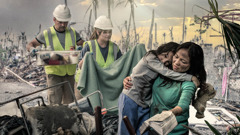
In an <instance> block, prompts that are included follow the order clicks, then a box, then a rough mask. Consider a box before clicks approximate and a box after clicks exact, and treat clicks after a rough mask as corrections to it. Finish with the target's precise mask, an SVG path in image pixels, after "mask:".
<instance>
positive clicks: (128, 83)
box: [123, 76, 132, 90]
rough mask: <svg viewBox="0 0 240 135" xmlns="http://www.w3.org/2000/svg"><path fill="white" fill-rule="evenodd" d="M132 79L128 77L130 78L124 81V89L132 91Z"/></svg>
mask: <svg viewBox="0 0 240 135" xmlns="http://www.w3.org/2000/svg"><path fill="white" fill-rule="evenodd" d="M131 80H132V79H131V77H130V76H128V77H126V78H125V79H124V80H123V87H124V89H127V90H128V89H130V88H131V87H132V83H131Z"/></svg>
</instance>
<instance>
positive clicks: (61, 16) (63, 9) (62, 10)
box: [53, 5, 71, 22]
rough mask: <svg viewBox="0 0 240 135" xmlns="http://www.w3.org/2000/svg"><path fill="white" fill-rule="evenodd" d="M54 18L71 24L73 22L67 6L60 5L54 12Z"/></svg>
mask: <svg viewBox="0 0 240 135" xmlns="http://www.w3.org/2000/svg"><path fill="white" fill-rule="evenodd" d="M53 16H54V17H55V18H56V19H57V20H58V21H61V22H69V21H70V20H71V13H70V10H69V8H68V7H67V6H66V5H58V6H57V7H56V8H55V9H54V11H53Z"/></svg>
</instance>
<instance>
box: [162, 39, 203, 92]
mask: <svg viewBox="0 0 240 135" xmlns="http://www.w3.org/2000/svg"><path fill="white" fill-rule="evenodd" d="M180 49H186V50H188V55H189V58H190V68H189V69H188V71H186V73H188V74H190V75H193V76H196V77H197V78H198V80H199V82H200V88H202V87H204V84H205V82H206V79H207V73H206V71H205V68H204V53H203V50H202V48H201V46H199V45H197V44H195V43H193V42H185V43H183V44H181V45H180V46H179V47H178V48H177V51H179V50H180ZM177 51H176V52H177ZM161 77H163V78H164V80H165V81H164V82H163V83H162V84H164V85H166V82H172V80H170V79H168V78H167V77H164V76H161ZM162 84H160V85H162Z"/></svg>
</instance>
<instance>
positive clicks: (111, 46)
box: [75, 40, 119, 82]
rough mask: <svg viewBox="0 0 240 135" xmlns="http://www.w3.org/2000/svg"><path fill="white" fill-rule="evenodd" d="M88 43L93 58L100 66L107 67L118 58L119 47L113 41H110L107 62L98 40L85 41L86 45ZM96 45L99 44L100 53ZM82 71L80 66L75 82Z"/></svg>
mask: <svg viewBox="0 0 240 135" xmlns="http://www.w3.org/2000/svg"><path fill="white" fill-rule="evenodd" d="M86 43H88V46H89V49H90V52H93V58H94V60H95V61H96V62H97V63H98V65H99V66H100V67H107V66H109V65H110V64H112V63H113V62H114V61H115V60H116V59H117V54H118V51H119V48H118V46H117V45H116V44H114V43H113V42H111V41H109V48H108V57H107V61H106V62H105V60H104V58H103V56H102V53H101V51H100V49H99V46H98V43H97V41H96V40H91V41H86V42H84V45H85V44H86ZM96 45H97V49H98V51H97V52H98V54H97V52H96ZM110 50H111V51H110ZM112 53H113V54H114V57H113V56H112V55H111V54H112ZM99 55H100V56H99ZM96 57H99V58H96ZM113 58H114V59H113ZM112 60H113V61H112ZM102 61H103V62H102ZM80 73H81V69H79V68H78V69H77V71H76V74H75V82H78V80H79V76H80Z"/></svg>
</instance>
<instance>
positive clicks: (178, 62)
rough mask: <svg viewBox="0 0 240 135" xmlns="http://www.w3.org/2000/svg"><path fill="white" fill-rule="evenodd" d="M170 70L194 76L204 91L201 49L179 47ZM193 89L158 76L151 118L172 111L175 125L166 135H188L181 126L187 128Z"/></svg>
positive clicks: (186, 84) (185, 83) (193, 46)
mask: <svg viewBox="0 0 240 135" xmlns="http://www.w3.org/2000/svg"><path fill="white" fill-rule="evenodd" d="M172 69H173V71H175V72H181V73H188V74H191V75H193V76H196V77H197V78H198V80H199V81H200V88H201V89H204V85H205V81H206V71H205V68H204V54H203V50H202V48H201V47H200V46H199V45H197V44H195V43H192V42H186V43H183V44H182V45H180V46H179V48H178V49H177V52H176V54H175V55H174V56H173V60H172ZM195 90H196V87H195V85H194V84H193V82H189V81H185V82H178V81H173V80H170V79H168V78H166V77H164V76H159V77H158V78H157V79H156V80H155V82H154V84H153V88H152V105H151V107H150V117H151V116H154V115H155V114H158V113H161V112H162V111H172V112H173V114H175V116H176V119H177V122H178V125H177V126H176V127H175V128H174V129H173V130H172V131H171V132H170V133H169V135H187V134H188V129H186V128H184V127H183V126H182V125H188V118H189V105H190V103H191V100H192V98H193V97H194V93H195Z"/></svg>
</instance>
